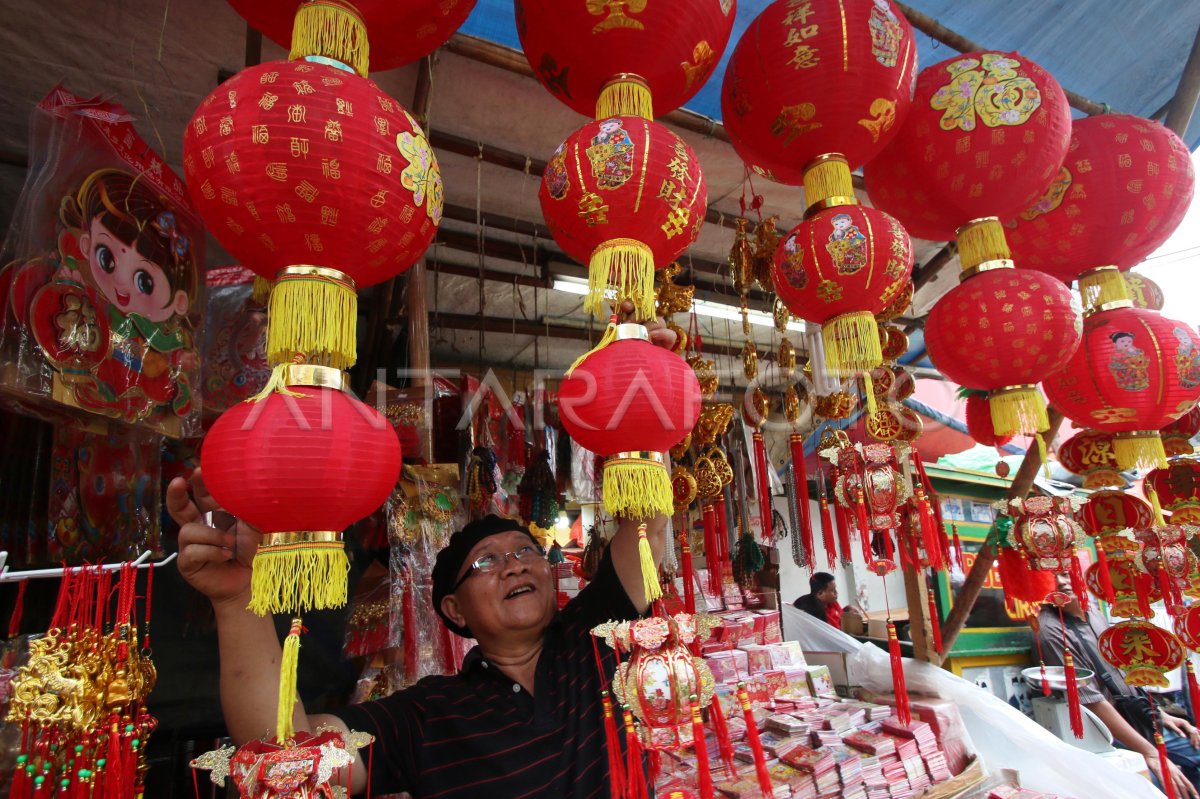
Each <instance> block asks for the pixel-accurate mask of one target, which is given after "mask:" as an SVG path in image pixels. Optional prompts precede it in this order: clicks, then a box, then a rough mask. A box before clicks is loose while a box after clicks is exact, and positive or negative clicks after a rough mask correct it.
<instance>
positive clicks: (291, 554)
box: [250, 532, 350, 616]
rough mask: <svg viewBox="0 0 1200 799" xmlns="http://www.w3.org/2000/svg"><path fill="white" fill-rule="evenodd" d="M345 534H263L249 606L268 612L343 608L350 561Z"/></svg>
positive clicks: (255, 562) (251, 608) (256, 556)
mask: <svg viewBox="0 0 1200 799" xmlns="http://www.w3.org/2000/svg"><path fill="white" fill-rule="evenodd" d="M341 538H342V536H341V533H333V532H296V533H267V534H266V535H264V536H263V541H262V543H261V544H260V545H259V547H258V552H257V553H256V554H255V556H254V563H253V568H252V570H251V574H250V610H252V611H253V612H255V613H257V614H258V615H259V616H265V615H267V614H268V613H307V612H308V611H310V610H326V609H329V608H340V607H343V606H344V605H345V604H346V599H347V591H348V588H347V580H348V575H349V573H350V560H349V558H347V557H346V550H345V548H344V547H343V546H342V540H341ZM272 539H274V540H272Z"/></svg>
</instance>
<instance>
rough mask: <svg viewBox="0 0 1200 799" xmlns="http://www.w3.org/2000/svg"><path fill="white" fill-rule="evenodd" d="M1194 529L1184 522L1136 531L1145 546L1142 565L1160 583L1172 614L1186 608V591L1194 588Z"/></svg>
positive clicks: (1140, 557) (1140, 566)
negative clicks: (1192, 547)
mask: <svg viewBox="0 0 1200 799" xmlns="http://www.w3.org/2000/svg"><path fill="white" fill-rule="evenodd" d="M1194 531H1195V528H1194V527H1190V526H1185V525H1182V524H1154V525H1151V526H1149V527H1142V528H1138V529H1135V530H1134V531H1133V537H1134V540H1135V541H1137V542H1138V545H1139V546H1140V547H1141V550H1140V551H1139V552H1138V553H1137V564H1138V568H1140V569H1141V570H1142V571H1144V572H1145V573H1146V574H1148V575H1150V579H1151V580H1153V581H1154V583H1155V584H1156V585H1158V587H1159V591H1160V592H1161V593H1162V595H1163V598H1164V599H1165V600H1166V603H1167V611H1168V612H1169V613H1171V615H1175V614H1177V613H1179V612H1180V611H1182V610H1183V592H1184V591H1187V590H1188V589H1189V588H1191V586H1192V582H1193V578H1194V577H1195V575H1196V556H1195V555H1193V554H1192V551H1191V549H1190V547H1189V546H1188V539H1189V538H1191V536H1192V534H1193V532H1194Z"/></svg>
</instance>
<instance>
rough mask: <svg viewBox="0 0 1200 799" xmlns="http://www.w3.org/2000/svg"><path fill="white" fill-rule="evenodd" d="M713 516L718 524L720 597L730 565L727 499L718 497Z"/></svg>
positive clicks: (718, 580) (718, 592) (718, 584)
mask: <svg viewBox="0 0 1200 799" xmlns="http://www.w3.org/2000/svg"><path fill="white" fill-rule="evenodd" d="M713 516H714V517H715V518H716V522H717V553H718V555H717V595H718V596H719V595H720V594H721V586H722V585H723V584H724V583H725V574H726V568H727V567H728V566H729V564H730V559H729V517H728V516H726V515H725V497H723V496H721V497H717V501H716V504H715V506H714V508H713Z"/></svg>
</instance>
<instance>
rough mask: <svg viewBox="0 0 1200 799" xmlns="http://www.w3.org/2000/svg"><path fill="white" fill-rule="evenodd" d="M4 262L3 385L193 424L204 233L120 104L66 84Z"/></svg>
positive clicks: (44, 107) (170, 429) (111, 414)
mask: <svg viewBox="0 0 1200 799" xmlns="http://www.w3.org/2000/svg"><path fill="white" fill-rule="evenodd" d="M30 141H31V142H32V143H33V150H32V152H31V158H30V161H31V167H30V170H29V175H28V178H27V180H26V183H25V187H24V188H23V190H22V193H21V198H20V200H19V203H18V210H17V213H16V216H15V218H14V220H13V224H12V226H11V228H10V229H9V234H8V237H7V239H6V241H5V246H4V255H3V258H2V260H0V263H6V264H8V265H7V266H6V267H4V271H3V273H2V275H0V285H3V286H5V287H6V288H7V291H6V292H4V293H5V294H6V296H7V302H5V303H4V305H5V307H4V308H3V318H4V329H3V339H2V341H0V386H3V387H4V388H5V389H6V390H7V391H8V392H11V393H12V394H13V395H15V396H17V397H20V398H23V399H33V400H36V401H37V402H39V403H42V404H53V405H56V406H58V407H66V408H70V409H73V411H74V412H76V413H78V414H81V415H83V416H84V417H85V418H95V417H96V416H100V417H108V418H112V419H118V420H121V421H123V422H125V423H127V424H132V425H139V426H143V427H146V428H149V429H151V430H154V431H156V432H159V433H162V434H165V435H169V436H172V437H178V436H187V435H195V434H197V433H199V429H200V424H199V423H200V403H199V395H198V390H197V389H198V380H199V358H198V357H197V350H196V344H197V337H196V335H197V330H198V327H199V321H200V316H201V314H200V311H201V305H200V303H199V291H200V289H199V286H198V272H199V270H200V268H201V267H202V265H203V263H204V230H203V228H202V227H201V225H200V223H199V221H198V220H197V218H196V216H195V214H194V212H193V210H192V207H191V204H190V202H189V201H188V199H187V194H186V192H185V190H184V187H183V184H182V182H181V181H180V180H179V177H178V176H177V175H175V173H174V172H172V171H171V169H170V168H169V167H168V166H167V165H166V163H165V162H164V161H163V160H162V158H160V157H159V155H158V154H157V153H155V152H154V150H153V149H152V148H151V147H150V146H149V145H148V144H147V143H146V142H145V141H144V140H143V139H142V138H141V137H140V136H139V135H138V133H137V131H136V130H135V128H134V126H133V123H132V117H131V116H130V115H129V114H128V113H127V112H126V111H125V109H124V108H122V107H121V106H120V105H117V104H115V103H110V102H103V101H101V100H99V99H91V100H84V99H81V98H79V97H76V96H75V95H73V94H71V93H70V92H68V91H67V90H66V89H64V88H62V87H61V86H60V87H57V88H55V89H54V90H53V91H51V92H50V94H48V95H47V96H46V97H45V98H44V99H43V100H42V102H41V103H39V104H38V106H37V109H36V110H35V112H34V115H33V120H32V124H31V135H30Z"/></svg>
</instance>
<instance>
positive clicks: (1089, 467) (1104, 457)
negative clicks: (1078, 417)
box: [1058, 430, 1125, 489]
mask: <svg viewBox="0 0 1200 799" xmlns="http://www.w3.org/2000/svg"><path fill="white" fill-rule="evenodd" d="M1058 462H1059V463H1060V464H1062V467H1063V468H1064V469H1066V470H1067V471H1068V472H1070V473H1071V474H1077V475H1079V476H1080V477H1082V478H1083V487H1084V488H1087V489H1094V488H1123V487H1124V486H1125V478H1124V477H1122V476H1121V470H1120V468H1119V467H1118V466H1117V456H1116V453H1114V452H1113V437H1112V435H1111V434H1110V433H1105V432H1102V431H1100V430H1083V431H1080V432H1078V433H1076V434H1075V435H1073V436H1071V437H1070V438H1069V439H1067V440H1066V442H1064V443H1063V444H1062V446H1060V447H1059V448H1058Z"/></svg>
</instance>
